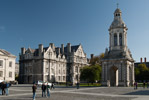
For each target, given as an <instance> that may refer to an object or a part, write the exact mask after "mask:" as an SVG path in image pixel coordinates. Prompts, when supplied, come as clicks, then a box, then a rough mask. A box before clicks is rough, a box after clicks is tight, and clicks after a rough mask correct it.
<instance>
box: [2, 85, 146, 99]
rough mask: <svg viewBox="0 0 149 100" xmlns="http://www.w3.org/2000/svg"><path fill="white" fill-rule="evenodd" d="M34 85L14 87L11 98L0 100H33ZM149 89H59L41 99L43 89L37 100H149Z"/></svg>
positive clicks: (11, 90) (11, 88) (38, 91)
mask: <svg viewBox="0 0 149 100" xmlns="http://www.w3.org/2000/svg"><path fill="white" fill-rule="evenodd" d="M31 86H32V85H16V86H15V85H14V86H12V87H10V88H9V92H10V94H9V96H4V95H3V96H0V100H32V88H31ZM148 98H149V89H147V88H146V89H143V88H142V87H140V88H138V90H134V89H133V87H81V88H80V89H76V88H75V87H60V86H59V87H57V88H56V89H54V90H51V96H50V98H42V97H41V88H40V87H38V89H37V96H36V100H59V99H60V100H148Z"/></svg>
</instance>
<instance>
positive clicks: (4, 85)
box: [2, 82, 6, 95]
mask: <svg viewBox="0 0 149 100" xmlns="http://www.w3.org/2000/svg"><path fill="white" fill-rule="evenodd" d="M5 88H6V84H5V83H4V82H2V95H5Z"/></svg>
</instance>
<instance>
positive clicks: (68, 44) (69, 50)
mask: <svg viewBox="0 0 149 100" xmlns="http://www.w3.org/2000/svg"><path fill="white" fill-rule="evenodd" d="M67 52H68V53H71V44H70V43H67Z"/></svg>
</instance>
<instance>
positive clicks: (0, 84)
mask: <svg viewBox="0 0 149 100" xmlns="http://www.w3.org/2000/svg"><path fill="white" fill-rule="evenodd" d="M0 95H2V83H0Z"/></svg>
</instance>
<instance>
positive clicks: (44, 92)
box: [41, 83, 46, 97]
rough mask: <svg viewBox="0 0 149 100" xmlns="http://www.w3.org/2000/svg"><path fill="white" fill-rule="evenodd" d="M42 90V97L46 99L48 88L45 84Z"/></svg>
mask: <svg viewBox="0 0 149 100" xmlns="http://www.w3.org/2000/svg"><path fill="white" fill-rule="evenodd" d="M41 89H42V97H46V86H45V83H43V84H42V86H41Z"/></svg>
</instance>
